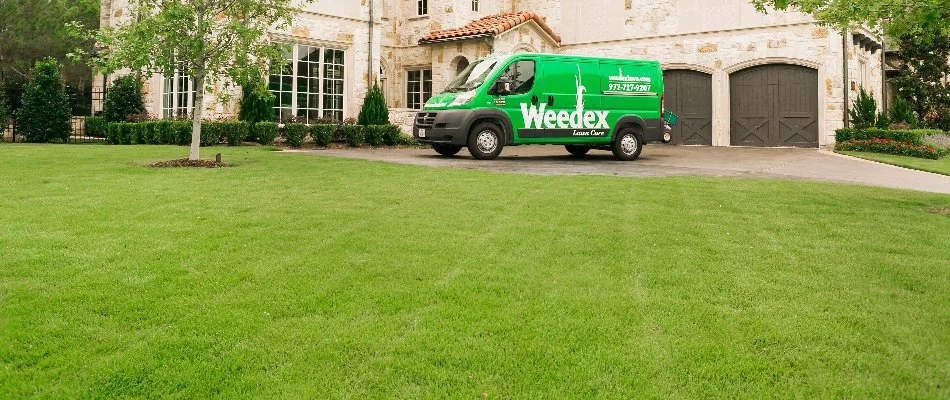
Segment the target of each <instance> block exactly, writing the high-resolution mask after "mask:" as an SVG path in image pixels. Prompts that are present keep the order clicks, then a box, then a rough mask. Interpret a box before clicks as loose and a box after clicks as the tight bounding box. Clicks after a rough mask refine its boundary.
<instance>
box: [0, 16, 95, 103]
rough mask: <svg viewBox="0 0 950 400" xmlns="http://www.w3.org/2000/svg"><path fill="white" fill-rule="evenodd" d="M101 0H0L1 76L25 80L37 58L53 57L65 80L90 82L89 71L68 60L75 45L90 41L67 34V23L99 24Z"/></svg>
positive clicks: (4, 78) (89, 41) (90, 73)
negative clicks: (61, 66) (60, 66)
mask: <svg viewBox="0 0 950 400" xmlns="http://www.w3.org/2000/svg"><path fill="white" fill-rule="evenodd" d="M99 6H100V0H42V1H23V0H0V78H2V79H3V80H4V81H7V80H10V79H14V78H17V79H20V80H24V81H25V80H26V79H27V78H28V77H29V71H30V68H32V67H33V65H34V64H36V62H37V61H39V60H41V59H44V58H46V57H53V58H54V59H56V60H57V61H59V62H60V63H61V64H63V65H64V67H63V68H62V71H63V75H64V77H65V79H66V82H69V83H70V84H72V85H74V86H78V85H80V84H81V83H84V82H89V80H90V78H91V77H92V71H90V69H89V67H88V66H86V65H82V64H80V63H74V62H71V61H70V60H69V59H68V58H67V54H68V53H69V52H70V51H72V50H73V49H74V48H76V47H81V48H84V49H86V50H90V49H92V44H93V42H92V41H91V40H88V39H84V38H76V37H74V36H71V35H70V32H69V29H68V28H67V26H66V24H67V22H70V21H80V22H81V23H83V24H84V25H86V26H89V27H92V28H95V27H98V26H99Z"/></svg>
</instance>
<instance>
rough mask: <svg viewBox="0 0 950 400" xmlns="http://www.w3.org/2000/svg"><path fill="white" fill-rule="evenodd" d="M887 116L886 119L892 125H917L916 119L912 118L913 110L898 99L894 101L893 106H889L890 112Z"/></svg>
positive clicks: (905, 102)
mask: <svg viewBox="0 0 950 400" xmlns="http://www.w3.org/2000/svg"><path fill="white" fill-rule="evenodd" d="M888 114H889V115H888V118H889V119H890V120H891V123H892V124H907V125H910V126H915V125H917V118H916V117H914V110H913V109H911V107H910V103H908V102H907V100H904V99H902V98H900V97H898V98H897V99H896V100H894V104H893V105H891V110H890V112H889V113H888Z"/></svg>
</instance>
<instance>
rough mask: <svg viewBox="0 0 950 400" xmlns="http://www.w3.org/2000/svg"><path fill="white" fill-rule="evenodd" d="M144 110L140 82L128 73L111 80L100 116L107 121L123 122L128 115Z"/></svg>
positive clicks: (140, 112)
mask: <svg viewBox="0 0 950 400" xmlns="http://www.w3.org/2000/svg"><path fill="white" fill-rule="evenodd" d="M144 112H145V102H144V101H143V100H142V83H141V82H140V81H139V80H138V79H135V78H134V77H132V76H130V75H126V76H123V77H121V78H119V79H116V80H115V81H114V82H112V87H110V88H109V92H108V94H106V101H105V104H104V105H103V106H102V114H103V115H102V116H103V117H105V119H106V121H108V122H125V121H126V119H128V117H129V116H130V115H136V114H142V113H144Z"/></svg>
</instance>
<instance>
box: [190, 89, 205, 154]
mask: <svg viewBox="0 0 950 400" xmlns="http://www.w3.org/2000/svg"><path fill="white" fill-rule="evenodd" d="M204 85H205V77H204V74H202V73H199V74H198V75H196V76H195V86H194V88H195V104H194V107H192V112H191V114H192V122H191V151H190V152H189V153H188V159H189V160H199V159H201V158H200V155H199V151H200V150H199V149H200V146H201V114H202V111H204V98H205V90H204Z"/></svg>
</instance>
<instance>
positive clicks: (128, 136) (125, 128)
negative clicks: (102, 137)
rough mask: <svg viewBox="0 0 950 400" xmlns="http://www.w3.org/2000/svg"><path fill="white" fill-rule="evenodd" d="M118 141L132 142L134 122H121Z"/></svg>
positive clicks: (122, 142) (123, 142) (120, 142)
mask: <svg viewBox="0 0 950 400" xmlns="http://www.w3.org/2000/svg"><path fill="white" fill-rule="evenodd" d="M118 143H119V144H132V123H130V122H119V132H118Z"/></svg>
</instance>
